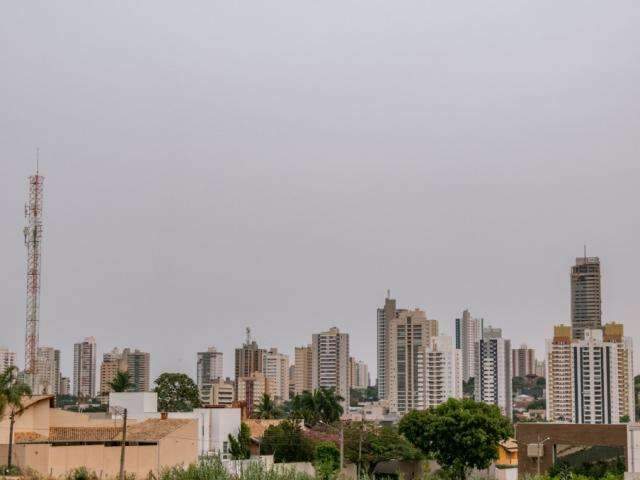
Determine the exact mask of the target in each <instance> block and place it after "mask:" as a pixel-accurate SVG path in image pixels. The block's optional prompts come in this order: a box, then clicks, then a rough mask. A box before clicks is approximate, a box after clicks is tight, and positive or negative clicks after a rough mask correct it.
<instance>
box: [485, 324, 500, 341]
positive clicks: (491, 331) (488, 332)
mask: <svg viewBox="0 0 640 480" xmlns="http://www.w3.org/2000/svg"><path fill="white" fill-rule="evenodd" d="M482 338H484V339H486V340H488V339H490V338H502V329H501V328H498V327H493V326H491V325H487V326H486V327H484V326H483V327H482Z"/></svg>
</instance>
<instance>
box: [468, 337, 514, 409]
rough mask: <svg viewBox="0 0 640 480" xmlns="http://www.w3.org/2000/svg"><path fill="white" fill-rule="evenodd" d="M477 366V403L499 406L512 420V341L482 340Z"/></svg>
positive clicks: (478, 349)
mask: <svg viewBox="0 0 640 480" xmlns="http://www.w3.org/2000/svg"><path fill="white" fill-rule="evenodd" d="M475 365H476V373H475V375H474V377H475V382H474V388H475V399H476V401H478V402H485V403H490V404H494V405H497V406H498V407H500V410H501V411H502V414H503V415H504V416H506V417H507V418H509V419H511V417H512V398H511V341H510V340H506V339H504V338H499V337H498V338H496V337H490V338H483V339H481V340H480V341H479V342H478V345H477V348H476V362H475Z"/></svg>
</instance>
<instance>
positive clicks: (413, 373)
mask: <svg viewBox="0 0 640 480" xmlns="http://www.w3.org/2000/svg"><path fill="white" fill-rule="evenodd" d="M388 332H389V336H388V338H387V342H386V344H387V349H388V354H389V360H390V361H389V367H388V370H387V372H386V373H387V386H388V393H389V409H390V411H391V412H393V413H399V414H404V413H406V412H409V411H411V410H423V409H424V408H425V378H424V371H425V370H424V350H423V349H422V347H426V346H427V345H429V343H430V340H431V338H432V337H435V336H437V335H438V321H437V320H432V319H428V318H427V314H426V313H425V312H424V311H423V310H420V309H419V308H416V309H415V310H403V311H400V312H399V313H398V315H397V317H396V318H393V319H392V320H391V321H390V322H389V324H388Z"/></svg>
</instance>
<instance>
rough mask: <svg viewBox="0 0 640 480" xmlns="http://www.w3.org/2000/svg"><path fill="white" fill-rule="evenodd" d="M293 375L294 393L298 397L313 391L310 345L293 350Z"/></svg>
mask: <svg viewBox="0 0 640 480" xmlns="http://www.w3.org/2000/svg"><path fill="white" fill-rule="evenodd" d="M294 361H295V364H294V369H293V374H294V380H293V383H294V392H295V394H296V395H300V394H301V393H302V392H311V391H312V390H313V348H312V346H311V345H307V346H306V347H296V349H295V359H294Z"/></svg>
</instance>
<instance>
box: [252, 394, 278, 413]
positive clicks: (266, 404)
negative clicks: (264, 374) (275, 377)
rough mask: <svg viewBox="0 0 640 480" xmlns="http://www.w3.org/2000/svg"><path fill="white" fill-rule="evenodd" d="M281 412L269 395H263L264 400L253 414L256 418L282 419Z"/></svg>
mask: <svg viewBox="0 0 640 480" xmlns="http://www.w3.org/2000/svg"><path fill="white" fill-rule="evenodd" d="M280 415H281V412H280V409H279V408H278V406H277V405H276V404H275V403H274V401H273V400H271V397H270V396H269V394H268V393H263V394H262V400H261V401H260V403H259V404H258V405H257V406H256V410H255V412H254V414H253V416H254V417H255V418H265V419H269V418H278V417H280Z"/></svg>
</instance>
